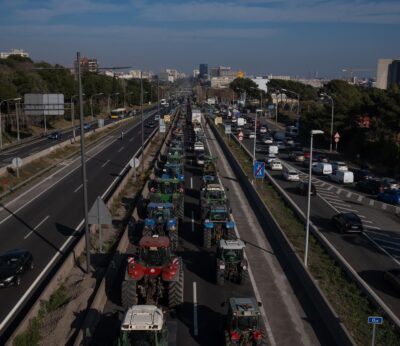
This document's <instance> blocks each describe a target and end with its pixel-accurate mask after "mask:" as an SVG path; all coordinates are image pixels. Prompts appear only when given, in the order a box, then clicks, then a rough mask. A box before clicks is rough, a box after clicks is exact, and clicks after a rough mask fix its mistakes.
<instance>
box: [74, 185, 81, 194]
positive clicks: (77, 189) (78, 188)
mask: <svg viewBox="0 0 400 346" xmlns="http://www.w3.org/2000/svg"><path fill="white" fill-rule="evenodd" d="M82 187H83V184H81V185H79V186H78V187H77V188H76V189H75V190H74V192H78V191H79V190H80V189H81V188H82Z"/></svg>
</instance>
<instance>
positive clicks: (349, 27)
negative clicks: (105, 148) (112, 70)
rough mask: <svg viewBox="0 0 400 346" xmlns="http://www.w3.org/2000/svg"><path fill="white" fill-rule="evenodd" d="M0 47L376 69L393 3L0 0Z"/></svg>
mask: <svg viewBox="0 0 400 346" xmlns="http://www.w3.org/2000/svg"><path fill="white" fill-rule="evenodd" d="M0 8H1V11H0V51H2V52H4V51H9V50H10V49H11V48H22V49H24V50H25V51H27V52H28V53H30V55H31V58H32V59H33V60H34V61H47V62H50V63H60V64H63V65H65V66H72V63H73V60H74V58H75V56H76V52H77V51H80V52H81V54H82V55H83V56H88V57H93V58H97V59H98V61H99V63H100V65H101V66H103V67H107V66H131V67H132V69H143V70H152V71H154V72H158V71H161V70H163V69H165V68H176V69H178V70H179V71H183V72H186V73H189V72H191V71H192V70H193V69H194V68H198V65H199V64H200V63H207V64H208V65H209V66H219V65H223V66H231V67H232V69H234V70H243V71H245V72H246V73H247V74H252V75H267V74H275V75H291V76H299V77H300V76H301V77H311V76H315V75H318V76H320V77H331V78H332V77H339V76H342V75H343V72H342V69H344V68H347V69H372V71H366V72H364V71H362V72H355V74H358V75H359V76H367V75H371V76H374V75H375V70H376V66H377V59H378V58H399V57H400V44H399V43H400V0H228V1H222V0H198V1H194V0H186V1H185V0H114V1H112V0H47V1H45V0H0Z"/></svg>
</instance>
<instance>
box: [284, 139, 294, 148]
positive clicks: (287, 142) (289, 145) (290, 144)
mask: <svg viewBox="0 0 400 346" xmlns="http://www.w3.org/2000/svg"><path fill="white" fill-rule="evenodd" d="M284 143H285V145H286V146H287V147H291V146H293V145H294V140H293V138H291V137H286V138H285V140H284Z"/></svg>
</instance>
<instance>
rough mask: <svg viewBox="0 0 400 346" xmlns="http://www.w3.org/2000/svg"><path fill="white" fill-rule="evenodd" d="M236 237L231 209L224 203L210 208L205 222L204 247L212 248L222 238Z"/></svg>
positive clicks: (206, 213)
mask: <svg viewBox="0 0 400 346" xmlns="http://www.w3.org/2000/svg"><path fill="white" fill-rule="evenodd" d="M235 238H236V235H235V223H234V222H233V221H232V220H231V218H230V211H229V209H228V208H227V207H226V206H224V205H221V206H211V207H210V208H208V209H207V210H206V212H205V217H204V222H203V247H204V248H206V249H210V248H211V246H213V245H215V244H218V242H219V241H220V240H221V239H235Z"/></svg>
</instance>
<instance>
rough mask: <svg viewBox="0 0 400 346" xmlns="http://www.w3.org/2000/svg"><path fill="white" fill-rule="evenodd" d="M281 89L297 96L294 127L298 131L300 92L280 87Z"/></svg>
mask: <svg viewBox="0 0 400 346" xmlns="http://www.w3.org/2000/svg"><path fill="white" fill-rule="evenodd" d="M282 91H285V92H288V93H291V94H293V95H296V96H297V114H296V127H297V131H299V126H300V94H298V93H296V92H294V91H292V90H287V89H282Z"/></svg>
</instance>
